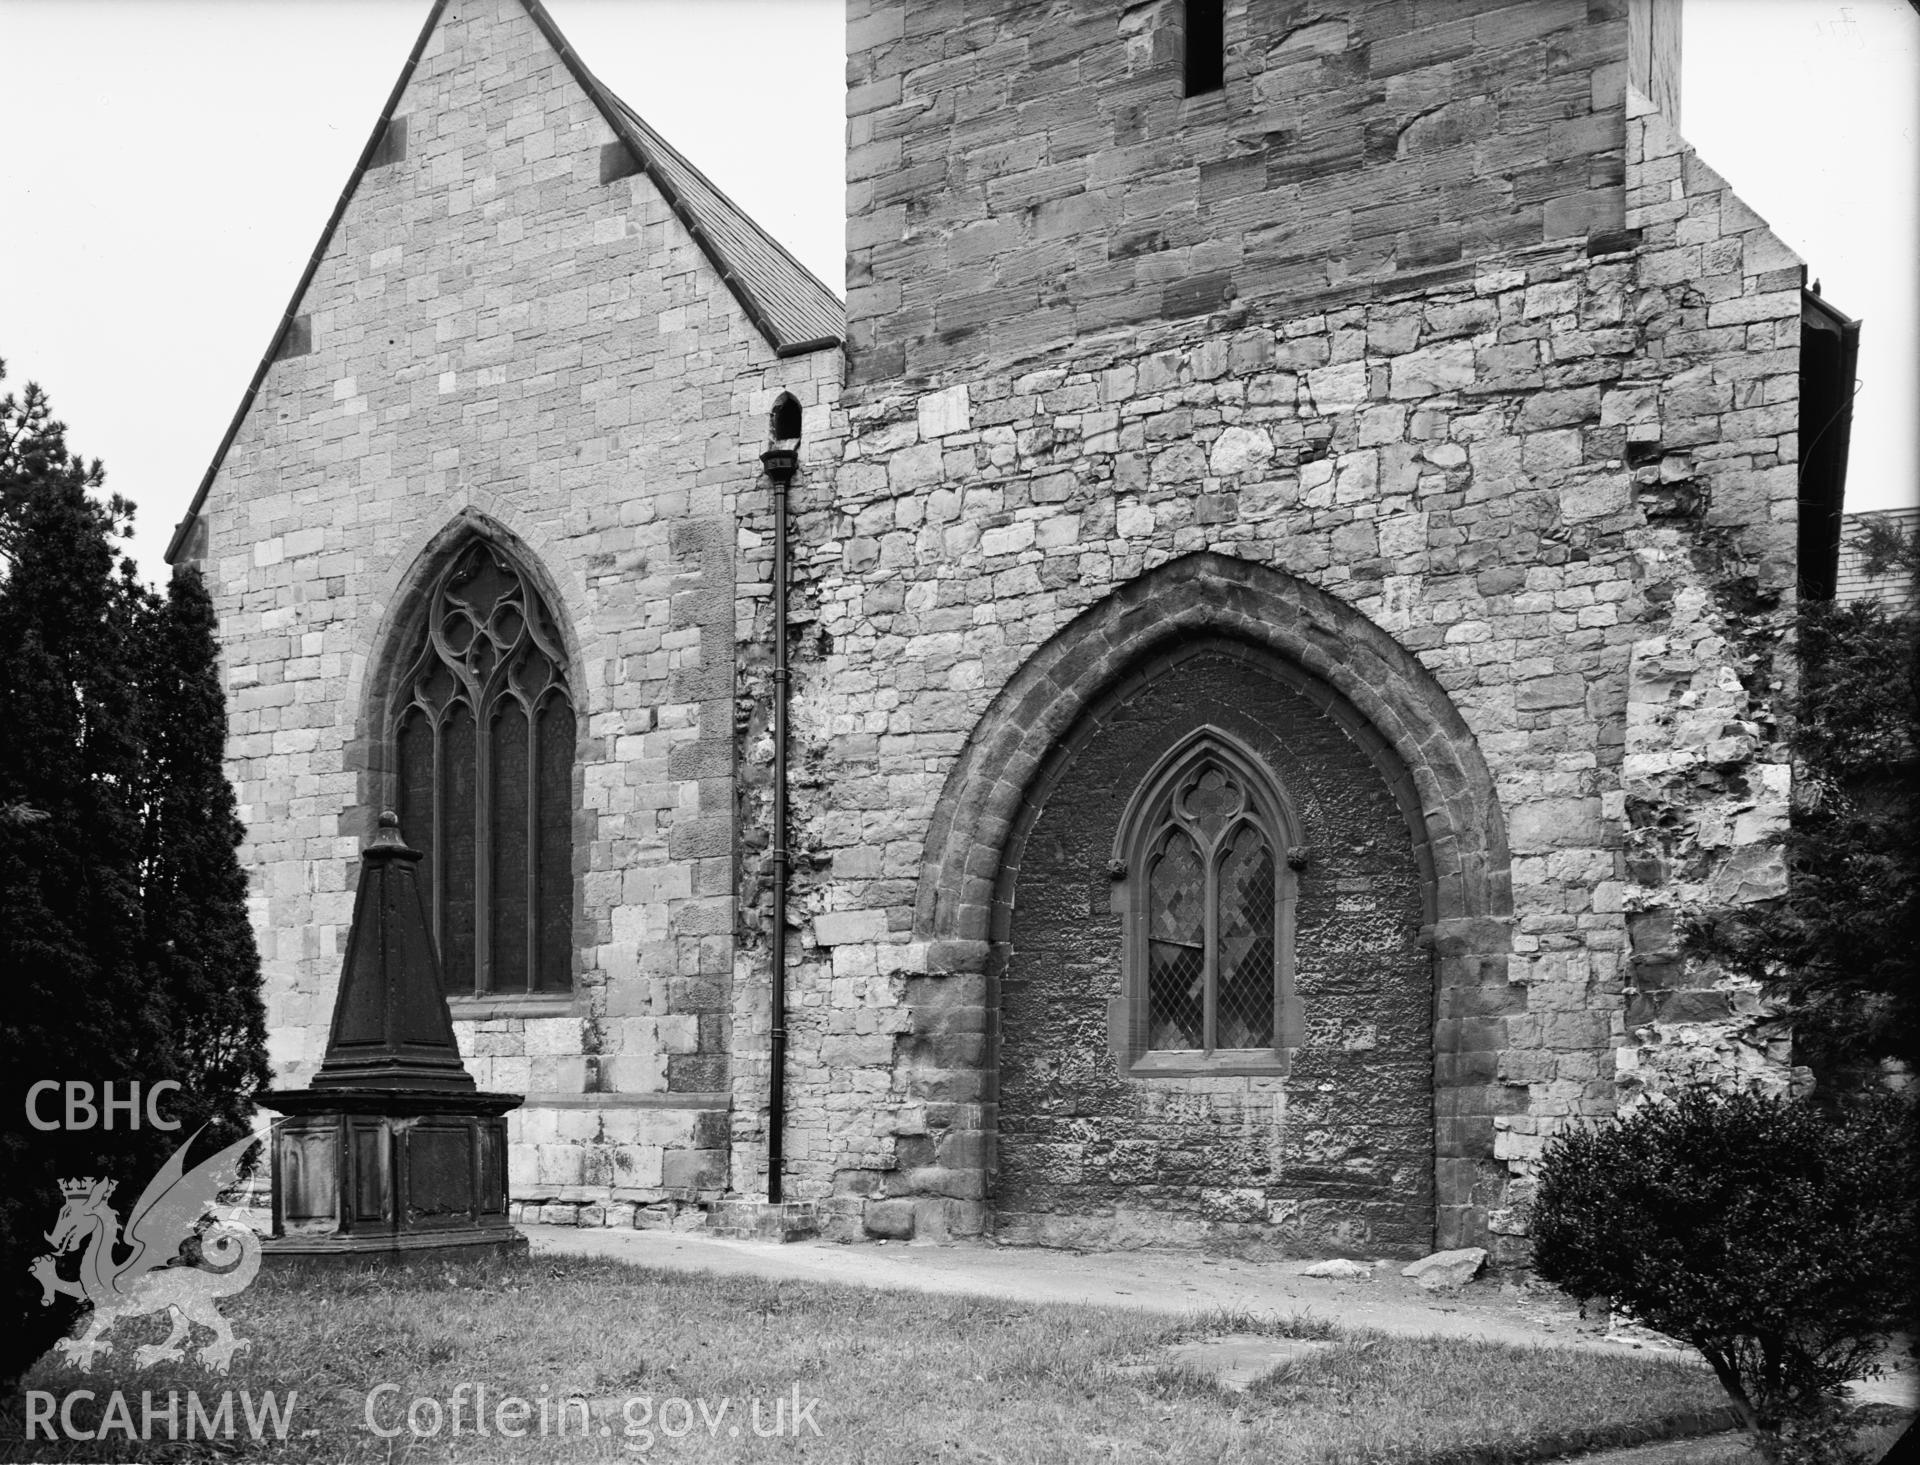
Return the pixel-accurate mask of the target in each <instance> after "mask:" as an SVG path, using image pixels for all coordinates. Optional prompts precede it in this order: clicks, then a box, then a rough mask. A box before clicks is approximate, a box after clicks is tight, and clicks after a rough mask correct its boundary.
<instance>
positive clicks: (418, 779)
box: [391, 538, 575, 995]
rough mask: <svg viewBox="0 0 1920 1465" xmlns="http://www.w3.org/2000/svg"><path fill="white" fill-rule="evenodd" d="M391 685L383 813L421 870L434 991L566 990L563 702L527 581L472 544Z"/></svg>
mask: <svg viewBox="0 0 1920 1465" xmlns="http://www.w3.org/2000/svg"><path fill="white" fill-rule="evenodd" d="M405 665H406V667H407V670H406V672H405V674H404V675H403V676H402V677H401V679H400V681H399V683H398V686H397V688H396V695H395V699H394V702H393V704H392V705H393V706H394V708H395V709H396V710H395V713H394V716H393V721H392V727H391V738H392V748H393V759H392V763H391V767H392V768H393V770H394V781H395V806H396V808H397V810H398V812H399V815H400V829H401V832H402V834H403V835H404V837H405V838H406V840H407V842H408V843H409V844H411V845H413V846H414V847H415V848H416V849H419V850H421V851H422V852H423V853H424V854H425V856H426V859H425V861H424V867H425V869H426V870H427V871H428V874H429V878H430V885H431V889H432V892H433V925H434V934H435V937H436V939H437V941H438V943H439V948H440V960H441V963H442V965H443V967H444V969H445V971H446V981H447V990H448V992H449V994H451V995H458V994H461V993H467V992H472V993H514V992H564V991H567V990H569V989H570V988H571V987H572V985H573V839H572V828H573V749H574V730H575V729H574V710H573V699H572V696H571V695H570V693H569V691H568V687H567V664H566V653H565V651H564V650H563V649H562V645H561V641H560V637H559V634H558V633H557V631H556V630H555V628H554V622H553V618H552V616H551V614H550V613H549V612H548V610H547V607H546V605H545V604H544V603H543V602H542V600H541V598H540V594H539V592H538V591H537V590H536V589H535V588H534V586H533V583H532V581H531V579H530V578H529V576H528V575H527V574H526V573H525V572H524V571H523V570H521V569H520V567H519V566H518V565H516V564H515V563H514V561H513V559H512V558H511V557H510V556H509V555H508V554H507V553H506V552H505V551H504V550H502V549H501V548H500V547H499V546H498V545H495V544H494V543H492V542H491V541H489V540H485V539H478V538H476V539H474V540H472V541H471V542H469V543H468V544H466V545H465V546H464V547H462V548H461V549H460V550H459V551H458V552H457V553H456V554H454V555H453V557H452V559H451V560H450V561H449V562H448V564H447V567H446V568H445V569H444V570H442V571H441V573H440V575H439V577H438V578H437V579H436V580H435V581H434V583H433V586H432V589H431V590H430V591H429V593H428V596H427V609H426V617H425V624H424V627H423V629H422V631H421V633H420V638H419V642H418V644H417V647H416V648H414V649H413V651H412V653H411V656H410V659H409V660H407V661H406V662H405Z"/></svg>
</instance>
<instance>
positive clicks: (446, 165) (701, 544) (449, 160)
mask: <svg viewBox="0 0 1920 1465" xmlns="http://www.w3.org/2000/svg"><path fill="white" fill-rule="evenodd" d="M396 115H398V116H402V117H404V118H405V119H406V142H405V148H404V156H401V157H400V158H398V159H397V160H394V161H390V162H387V163H385V164H384V165H381V166H376V167H373V168H371V169H369V170H368V171H367V172H366V174H365V175H364V177H363V178H362V180H361V181H360V184H359V187H358V190H357V192H356V193H355V195H354V197H353V199H352V202H351V203H350V205H349V206H348V207H347V209H346V211H345V214H344V217H343V218H342V219H341V221H340V224H339V226H338V228H337V230H336V231H335V233H334V235H333V237H332V241H331V244H330V247H329V249H328V251H327V253H326V256H325V258H324V259H323V260H322V262H321V264H320V266H319V268H318V271H317V273H316V274H315V276H314V278H313V280H312V283H311V286H310V288H309V289H308V291H307V293H306V295H305V297H304V298H303V299H302V300H301V301H300V302H299V303H298V305H297V309H298V311H299V312H300V313H301V314H302V315H304V316H305V317H306V326H305V329H304V330H303V331H301V332H299V333H297V335H298V337H299V338H300V339H301V341H302V343H303V344H310V347H311V349H310V350H309V351H307V352H306V353H305V354H300V355H287V356H286V357H285V359H282V360H280V361H278V362H276V363H275V364H274V366H273V367H272V369H271V371H270V372H269V374H268V376H267V377H266V380H265V382H264V384H263V386H262V389H261V391H260V394H259V396H258V398H257V400H256V401H255V403H254V405H253V408H252V410H251V412H250V414H249V415H248V417H247V419H246V421H245V423H244V425H243V427H242V429H241V431H240V433H239V435H238V437H237V438H236V440H235V441H234V443H233V445H232V447H231V450H230V451H229V452H228V453H227V455H226V458H225V461H224V464H223V466H222V468H221V470H220V473H219V476H218V478H217V479H216V481H215V483H214V484H213V487H212V490H211V492H210V495H209V497H208V499H207V502H206V506H205V510H204V513H203V515H202V519H203V525H204V530H203V533H202V535H201V536H200V539H199V543H200V546H201V547H200V549H199V558H200V559H201V562H202V563H203V564H204V566H205V568H206V570H207V573H208V576H209V581H210V585H211V588H212V590H213V592H214V595H215V597H216V601H217V605H218V608H219V612H220V619H221V631H222V636H223V641H224V645H225V665H226V676H227V690H228V697H229V705H230V708H231V710H232V723H231V739H230V743H229V756H230V758H231V768H232V773H233V776H234V778H235V782H236V784H237V786H238V789H239V796H240V801H241V813H242V817H243V819H244V820H245V822H246V824H247V827H248V830H249V841H248V844H247V846H246V848H245V849H244V850H243V851H242V859H243V861H244V862H245V863H246V865H247V866H248V868H249V870H250V871H251V872H252V877H253V881H254V884H253V897H252V902H253V915H254V922H255V928H256V932H257V934H258V937H259V941H260V947H261V952H262V957H263V961H264V966H265V972H266V983H267V1002H268V1019H269V1024H270V1030H271V1037H272V1053H273V1059H274V1063H275V1068H276V1073H277V1076H278V1078H279V1079H280V1081H282V1082H285V1083H289V1084H293V1085H299V1084H301V1083H303V1082H305V1080H306V1078H307V1076H308V1075H309V1074H310V1073H311V1072H312V1071H313V1069H314V1067H315V1066H316V1064H317V1063H318V1060H319V1057H320V1054H321V1051H322V1049H323V1047H324V1044H325V1040H326V1027H327V1022H328V1019H329V1016H330V1013H331V1010H332V1003H333V992H334V986H335V983H336V981H337V977H338V969H339V962H340V953H341V950H342V943H343V941H344V939H345V933H346V923H347V920H348V917H349V914H350V912H351V908H352V889H353V882H354V862H355V858H356V855H357V851H358V848H359V845H360V842H361V841H362V839H363V838H365V837H366V836H367V835H368V833H369V832H370V831H371V828H372V816H373V814H374V813H375V812H377V810H378V808H379V807H380V805H381V804H382V803H383V802H384V801H385V800H386V798H387V797H388V796H389V795H388V792H387V790H386V789H385V787H384V786H383V785H384V774H383V764H384V757H385V754H384V749H383V742H382V740H383V735H384V730H383V728H382V727H381V726H380V720H381V718H380V711H379V703H380V699H381V693H382V687H383V678H384V677H385V676H387V675H388V674H389V673H390V671H391V667H390V666H389V663H390V661H391V660H392V658H393V657H395V656H398V655H402V654H404V648H400V647H397V646H396V645H395V644H394V633H395V629H396V627H398V626H399V625H401V624H402V623H404V621H405V620H406V611H407V608H408V606H409V603H410V600H411V599H414V598H417V596H418V593H419V590H420V587H421V585H422V583H423V581H424V580H425V579H427V578H429V577H430V575H431V573H432V571H433V570H435V569H437V568H438V562H437V561H436V560H434V559H433V556H432V553H431V551H432V550H433V548H434V547H435V546H437V545H440V544H443V543H445V542H446V540H447V539H448V538H449V537H450V533H451V532H452V531H454V530H457V527H458V525H459V524H460V523H463V522H471V523H473V524H476V525H479V526H482V527H484V528H485V529H487V530H488V531H489V532H491V533H494V534H495V535H496V536H498V537H500V538H501V539H503V540H504V541H505V542H507V543H508V544H509V545H511V546H513V547H514V548H516V549H517V550H518V552H519V553H520V554H521V557H522V558H523V559H524V560H525V561H526V562H528V564H529V565H530V567H531V568H532V570H533V572H534V573H535V574H536V576H539V577H541V578H542V579H543V581H544V584H545V588H546V590H547V594H548V599H549V602H550V604H551V605H552V608H553V609H554V611H555V613H556V615H557V616H558V618H559V619H560V620H561V622H562V624H563V632H562V633H563V635H564V636H565V637H566V638H567V641H568V650H569V652H570V654H571V657H572V665H571V668H570V672H569V679H570V684H571V687H572V691H573V696H574V698H575V703H576V707H577V710H578V713H579V742H578V747H577V750H576V763H575V773H574V797H575V801H576V803H575V808H576V817H575V848H576V863H575V869H574V900H575V909H574V913H573V927H574V938H575V947H576V958H575V980H576V984H577V985H576V990H575V992H574V994H573V995H572V996H571V997H565V998H562V999H560V1000H558V1001H555V1000H553V999H544V998H543V999H528V998H524V997H523V998H520V999H517V1000H516V999H514V998H511V997H505V996H502V997H498V998H491V999H486V1000H475V999H471V998H468V999H464V1000H456V1002H455V1009H456V1016H457V1017H458V1018H459V1019H460V1020H459V1021H458V1023H457V1028H458V1031H459V1035H460V1041H461V1045H462V1049H463V1051H464V1052H465V1054H466V1055H467V1057H468V1060H469V1063H470V1066H471V1067H472V1070H473V1072H474V1075H475V1077H476V1079H477V1080H478V1081H479V1082H480V1084H481V1085H482V1086H483V1087H488V1088H499V1089H507V1090H514V1091H519V1092H527V1093H529V1094H530V1101H529V1104H528V1106H527V1108H526V1109H524V1110H523V1111H521V1112H520V1113H519V1114H517V1115H515V1116H514V1118H513V1121H512V1134H511V1138H512V1143H513V1150H512V1189H513V1194H514V1196H515V1197H516V1198H517V1199H518V1200H520V1201H522V1202H527V1203H535V1204H537V1203H539V1202H541V1201H543V1200H544V1201H549V1202H552V1203H554V1204H557V1205H564V1206H566V1207H567V1209H566V1210H565V1212H564V1213H565V1214H567V1215H571V1214H572V1207H574V1206H575V1205H577V1204H580V1203H599V1204H601V1205H602V1207H603V1209H602V1211H601V1212H600V1213H598V1214H604V1213H605V1212H604V1205H605V1204H606V1203H609V1202H611V1203H613V1204H615V1206H616V1208H617V1207H618V1206H621V1205H625V1206H626V1207H627V1210H628V1212H630V1211H631V1209H632V1207H633V1206H634V1205H635V1204H640V1205H646V1204H652V1203H666V1202H668V1201H670V1200H673V1199H675V1198H678V1199H681V1200H691V1199H693V1198H695V1197H697V1196H701V1195H717V1194H719V1193H721V1192H722V1191H724V1189H725V1188H726V1186H727V1183H728V1172H727V1159H728V1123H727V1119H726V1113H725V1111H726V1109H727V1107H728V1105H729V1102H730V1088H731V1084H732V1074H731V1071H730V1066H729V1062H728V1054H729V1051H730V1049H731V1047H732V1046H733V1037H732V1032H731V1028H732V1022H733V1011H734V1010H733V991H732V985H733V933H734V898H733V892H734V883H735V854H734V839H733V828H734V817H733V806H734V778H733V707H734V699H733V690H734V688H733V660H734V658H733V648H734V643H735V639H736V629H735V616H736V614H737V609H736V598H737V597H736V587H735V573H734V556H735V551H736V524H737V520H736V501H737V500H738V499H739V497H740V496H741V495H742V494H743V493H745V492H750V491H752V490H753V488H754V486H755V483H756V479H757V474H758V463H757V454H758V453H759V452H760V450H761V449H762V448H763V447H764V446H765V443H766V420H767V419H766V414H767V411H768V408H769V406H770V405H771V402H772V399H773V397H774V395H775V394H776V393H777V392H778V391H780V390H781V389H787V390H791V391H792V392H793V393H794V394H795V395H796V397H798V398H799V399H800V400H801V401H802V403H803V404H805V405H806V406H807V407H808V408H810V409H812V410H813V413H814V415H815V416H816V417H817V418H821V419H824V418H825V417H826V416H827V411H826V408H827V406H828V405H829V404H830V403H831V402H832V400H833V396H834V393H835V390H836V388H837V382H838V370H839V363H838V357H837V354H835V353H830V352H829V353H823V354H815V355H812V356H803V357H799V358H795V359H791V360H786V361H780V360H776V358H775V356H774V353H773V350H772V348H771V347H770V346H769V345H768V344H767V343H766V342H765V340H764V339H763V338H762V337H761V336H760V335H759V333H758V332H757V331H756V330H755V329H754V327H753V326H752V325H751V324H750V323H749V321H748V320H747V318H746V317H745V315H744V314H743V313H742V312H741V310H740V309H739V307H738V305H737V303H736V302H735V301H734V300H733V298H732V297H731V296H730V295H729V294H728V292H727V290H726V289H725V288H724V286H723V285H722V284H721V283H720V281H719V279H718V277H717V276H716V275H715V273H714V271H713V268H712V266H711V265H710V264H709V262H708V260H707V259H706V257H705V256H704V255H703V254H702V252H701V251H700V249H699V248H698V246H697V245H696V244H695V242H694V241H693V240H692V239H691V238H690V237H689V236H688V234H687V233H686V232H685V230H684V228H683V226H682V225H681V223H680V222H679V221H678V219H677V218H676V217H675V216H674V214H673V213H672V211H671V209H670V208H669V207H668V205H667V204H666V202H665V201H663V200H662V198H661V197H660V196H659V195H658V193H657V192H656V191H655V189H654V187H653V185H652V183H651V182H650V181H649V179H648V178H647V176H646V175H645V174H644V173H642V174H635V175H632V176H628V177H624V178H620V179H617V180H615V181H612V182H602V178H601V162H602V158H601V153H602V148H603V147H604V146H606V145H607V144H609V143H611V142H612V141H613V140H614V137H613V133H612V131H611V130H610V129H609V127H608V126H607V124H606V123H605V121H604V120H603V118H602V117H601V115H600V113H599V112H598V110H597V109H596V108H595V106H594V105H593V103H592V102H591V101H590V99H589V98H588V97H587V96H586V95H584V94H583V93H582V92H581V91H580V89H579V88H578V86H577V84H576V83H575V81H574V80H573V78H572V77H571V75H570V74H569V72H568V70H567V69H566V67H565V65H564V64H563V63H562V61H561V59H560V57H558V56H557V55H556V54H555V53H554V52H553V51H552V50H551V48H550V47H549V45H548V43H547V41H546V40H545V39H544V38H543V37H542V35H541V34H540V32H539V30H538V29H537V28H536V26H535V24H534V22H533V20H532V19H531V18H530V17H529V16H528V15H527V13H526V12H525V11H524V10H523V8H522V7H521V6H520V5H519V4H518V3H516V0H454V3H452V4H450V5H449V6H448V8H447V10H446V12H445V15H444V17H443V19H442V22H441V24H440V26H439V28H438V29H437V31H436V32H435V34H434V35H433V36H432V37H431V39H430V40H429V41H428V43H427V45H426V47H425V49H424V52H423V54H422V56H421V58H420V61H419V64H418V66H417V67H416V69H415V71H414V73H413V75H412V78H411V80H410V83H409V85H408V86H407V89H406V91H405V94H404V95H403V96H402V98H401V100H400V102H399V104H398V107H397V109H396ZM554 1214H558V1213H557V1212H556V1213H554Z"/></svg>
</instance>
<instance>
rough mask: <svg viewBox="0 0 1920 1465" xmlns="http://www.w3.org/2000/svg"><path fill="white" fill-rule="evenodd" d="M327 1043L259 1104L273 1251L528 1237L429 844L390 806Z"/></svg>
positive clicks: (509, 1102)
mask: <svg viewBox="0 0 1920 1465" xmlns="http://www.w3.org/2000/svg"><path fill="white" fill-rule="evenodd" d="M362 861H363V864H362V869H361V872H360V887H359V889H358V891H356V892H355V895H354V909H353V928H352V931H351V933H350V934H349V936H348V938H347V956H346V961H345V963H344V968H343V970H342V972H341V976H340V989H339V995H338V997H337V998H336V1000H335V1004H334V1013H333V1027H332V1033H331V1037H330V1039H329V1041H328V1044H327V1056H326V1059H325V1061H324V1062H323V1063H322V1064H321V1067H320V1072H319V1074H318V1075H316V1077H315V1078H314V1082H313V1087H312V1088H309V1089H293V1090H278V1091H274V1092H270V1093H265V1094H262V1095H261V1096H260V1102H261V1103H263V1104H265V1105H266V1106H267V1107H268V1108H270V1109H277V1110H278V1111H279V1112H280V1113H282V1114H284V1115H286V1116H287V1117H286V1118H284V1119H282V1120H279V1121H278V1122H276V1123H275V1125H274V1127H273V1235H272V1237H271V1238H270V1239H269V1240H268V1241H267V1242H266V1243H265V1245H264V1248H263V1249H264V1251H265V1253H266V1254H267V1255H268V1256H368V1255H372V1256H396V1255H400V1254H404V1253H409V1252H417V1251H426V1250H443V1249H448V1248H455V1247H459V1248H468V1247H478V1246H500V1247H524V1246H525V1245H526V1239H525V1238H524V1237H522V1236H521V1235H520V1233H519V1232H518V1231H516V1230H515V1229H514V1228H513V1226H512V1225H511V1224H510V1223H509V1222H508V1219H507V1121H506V1115H507V1112H508V1111H509V1110H511V1109H515V1108H518V1107H519V1105H520V1103H521V1102H522V1101H521V1096H520V1095H518V1094H490V1093H483V1092H481V1091H480V1090H479V1089H477V1088H476V1087H475V1086H474V1082H473V1075H471V1074H470V1073H468V1072H467V1070H466V1065H465V1064H463V1063H462V1062H461V1060H460V1049H459V1045H458V1044H457V1043H456V1042H455V1040H454V1035H453V1022H452V1019H451V1018H450V1017H449V1015H448V1013H447V1000H446V995H445V987H444V984H443V982H442V980H441V974H440V963H439V957H438V955H437V953H436V952H435V950H434V945H433V940H432V938H431V936H430V935H429V928H428V925H427V915H426V902H425V898H424V892H423V891H422V890H421V889H420V885H419V880H418V870H417V866H418V865H419V862H420V852H419V851H418V850H412V849H409V848H407V846H406V844H405V843H404V842H403V841H402V840H401V838H400V827H399V820H398V819H396V818H395V817H394V815H392V814H391V813H386V814H382V815H381V816H380V832H379V833H378V834H377V835H375V836H374V839H373V842H372V843H371V844H369V845H368V846H367V848H366V850H365V851H364V853H363V855H362Z"/></svg>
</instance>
